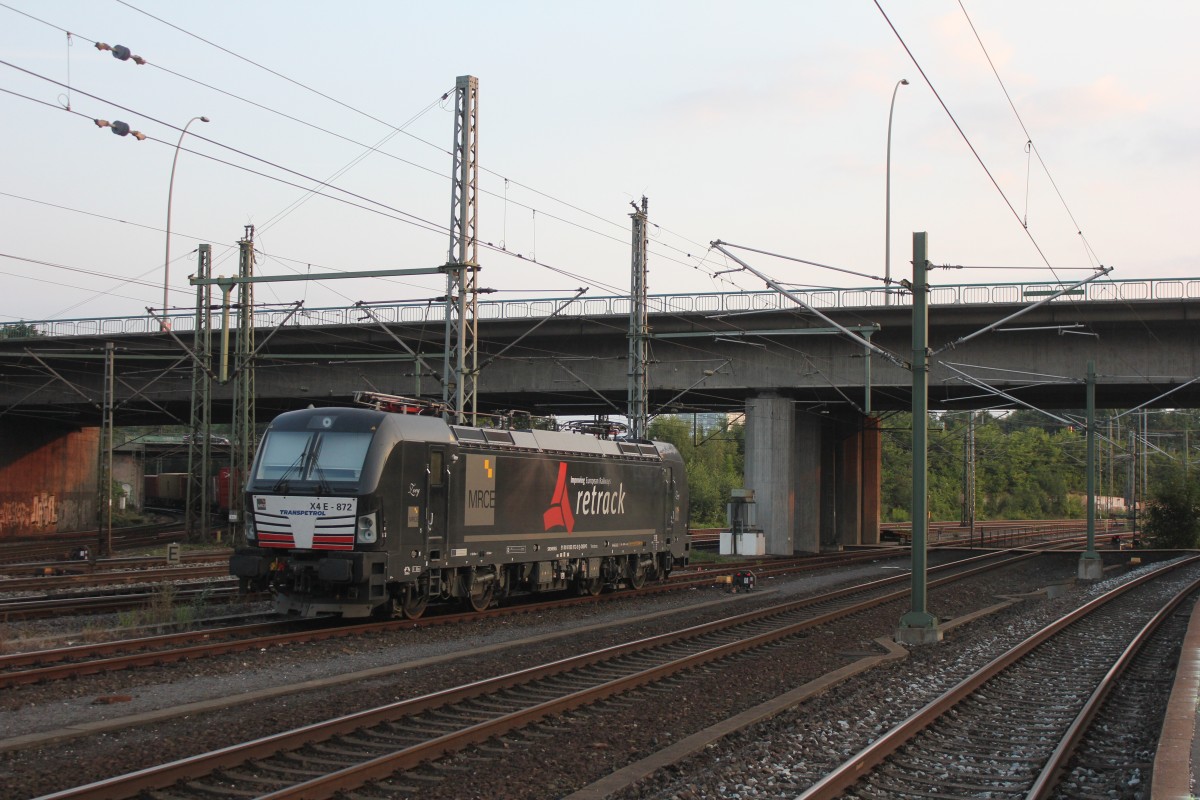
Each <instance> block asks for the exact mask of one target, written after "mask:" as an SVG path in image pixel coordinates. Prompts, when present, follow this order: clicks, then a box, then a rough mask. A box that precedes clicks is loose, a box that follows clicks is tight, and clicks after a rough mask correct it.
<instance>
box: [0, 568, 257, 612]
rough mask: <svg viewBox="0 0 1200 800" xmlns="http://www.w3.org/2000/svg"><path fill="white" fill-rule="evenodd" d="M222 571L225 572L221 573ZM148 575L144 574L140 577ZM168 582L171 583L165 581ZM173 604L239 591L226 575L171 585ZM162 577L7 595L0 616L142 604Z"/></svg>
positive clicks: (154, 594)
mask: <svg viewBox="0 0 1200 800" xmlns="http://www.w3.org/2000/svg"><path fill="white" fill-rule="evenodd" d="M221 574H224V573H221ZM150 580H151V579H148V578H143V579H142V581H143V582H145V581H150ZM168 585H170V584H168ZM171 592H172V593H171V598H170V599H171V602H172V604H173V605H189V604H194V603H201V602H204V603H208V602H228V601H230V600H234V599H236V598H237V597H238V596H239V595H238V585H237V579H235V578H226V579H221V580H215V581H210V582H208V583H206V584H205V585H204V587H203V588H176V587H174V586H172V588H171ZM162 593H163V589H162V588H161V581H160V584H158V585H152V586H138V587H130V588H128V589H126V590H124V591H115V590H114V591H108V592H100V593H90V594H86V595H65V596H61V597H53V596H44V597H35V598H23V599H9V600H4V601H3V602H0V620H4V621H10V622H11V621H17V620H31V619H44V618H46V617H57V616H66V615H77V614H105V613H110V612H114V611H128V610H129V609H135V608H144V607H146V606H147V605H149V604H150V603H152V602H154V601H155V600H156V599H157V598H159V597H161V595H162Z"/></svg>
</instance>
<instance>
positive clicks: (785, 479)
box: [745, 393, 881, 555]
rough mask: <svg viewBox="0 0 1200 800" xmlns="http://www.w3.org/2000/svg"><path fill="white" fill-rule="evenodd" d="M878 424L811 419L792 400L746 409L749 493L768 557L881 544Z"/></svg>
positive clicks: (768, 398)
mask: <svg viewBox="0 0 1200 800" xmlns="http://www.w3.org/2000/svg"><path fill="white" fill-rule="evenodd" d="M880 456H881V447H880V438H879V426H878V423H877V420H875V419H874V418H871V417H862V416H859V415H853V416H851V415H843V416H837V417H835V416H833V415H828V414H814V413H812V412H809V411H806V410H804V409H801V408H798V407H797V406H796V405H795V403H794V402H793V401H792V400H791V398H788V397H784V396H782V395H779V394H773V393H771V394H762V395H759V396H757V397H754V398H751V399H750V400H749V401H747V403H746V473H745V483H746V488H749V489H753V490H754V491H755V499H756V501H757V506H758V508H757V515H758V524H759V527H761V528H762V529H763V532H764V533H765V535H766V548H767V553H769V554H771V555H792V554H793V553H816V552H820V551H822V550H836V549H839V548H841V547H842V546H845V545H854V544H876V543H878V542H879V485H880V473H881V466H880Z"/></svg>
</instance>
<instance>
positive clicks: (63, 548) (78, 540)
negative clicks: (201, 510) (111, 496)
mask: <svg viewBox="0 0 1200 800" xmlns="http://www.w3.org/2000/svg"><path fill="white" fill-rule="evenodd" d="M103 536H104V534H103V533H102V532H101V531H78V532H75V533H62V534H53V535H50V536H45V537H39V538H37V539H26V540H18V541H6V542H4V543H3V544H2V545H0V564H16V563H26V562H30V561H44V560H57V562H59V563H69V560H70V559H71V557H72V554H73V553H74V552H75V551H77V550H78V549H79V548H80V547H86V548H88V550H89V552H90V553H91V554H92V555H95V554H97V553H99V552H100V543H101V539H102V537H103ZM183 536H184V532H183V531H182V530H180V528H179V523H178V522H156V523H152V524H149V525H136V526H130V527H127V528H117V529H114V530H113V538H112V541H113V548H114V549H122V548H134V547H147V546H152V545H155V544H162V543H164V542H168V541H178V540H179V539H180V538H182V537H183Z"/></svg>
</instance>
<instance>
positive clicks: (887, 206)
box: [168, 78, 908, 305]
mask: <svg viewBox="0 0 1200 800" xmlns="http://www.w3.org/2000/svg"><path fill="white" fill-rule="evenodd" d="M901 86H908V79H907V78H901V79H900V80H898V81H896V86H895V87H894V88H893V89H892V105H891V106H890V107H889V108H888V132H887V166H886V167H885V169H884V171H885V172H886V175H885V177H884V186H885V188H884V192H885V197H884V207H883V283H884V288H883V292H884V294H883V303H884V305H891V304H892V113H893V112H894V111H895V110H896V92H898V91H900V87H901ZM168 227H170V226H169V225H168Z"/></svg>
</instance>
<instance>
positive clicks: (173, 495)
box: [142, 467, 241, 511]
mask: <svg viewBox="0 0 1200 800" xmlns="http://www.w3.org/2000/svg"><path fill="white" fill-rule="evenodd" d="M230 474H231V470H230V468H229V467H221V468H220V469H219V470H217V472H216V474H215V475H210V476H209V477H208V478H207V480H208V497H209V504H210V505H211V506H212V508H211V510H212V511H228V510H229V498H230V496H231V492H237V491H241V487H240V486H238V485H237V481H230V479H229V476H230ZM187 487H188V474H187V473H186V472H160V473H158V474H157V475H146V476H145V477H144V478H143V493H142V498H143V501H142V502H143V505H146V506H152V507H157V508H176V509H182V508H183V507H184V506H185V505H186V503H187Z"/></svg>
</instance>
